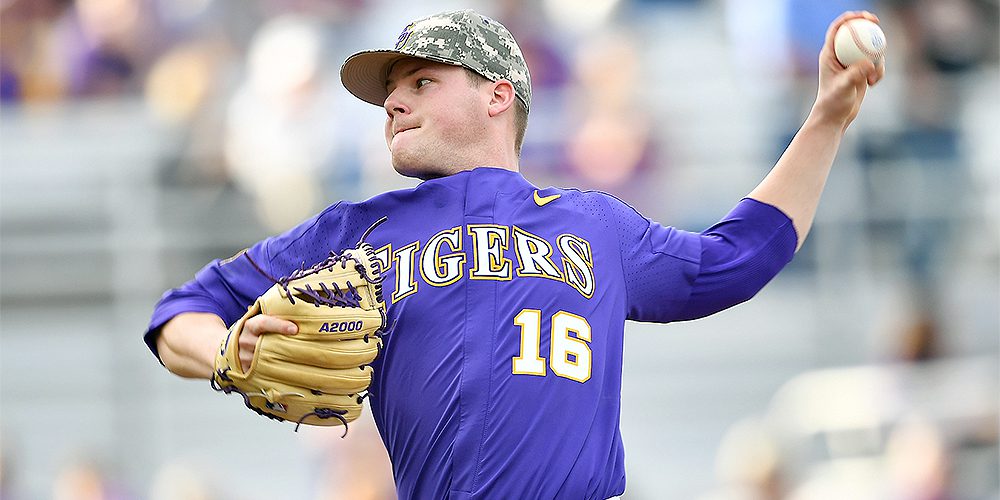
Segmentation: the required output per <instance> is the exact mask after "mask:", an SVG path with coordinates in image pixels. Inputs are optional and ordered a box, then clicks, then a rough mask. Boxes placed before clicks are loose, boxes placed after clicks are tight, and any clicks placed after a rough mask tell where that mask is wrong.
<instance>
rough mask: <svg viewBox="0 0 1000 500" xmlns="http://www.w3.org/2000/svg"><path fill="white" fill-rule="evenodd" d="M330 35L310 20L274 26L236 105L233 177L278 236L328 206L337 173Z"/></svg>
mask: <svg viewBox="0 0 1000 500" xmlns="http://www.w3.org/2000/svg"><path fill="white" fill-rule="evenodd" d="M323 34H324V32H323V26H322V25H321V24H319V23H318V22H316V21H315V20H313V19H310V18H306V17H300V16H295V15H286V16H281V17H278V18H275V19H272V20H270V21H268V22H267V23H266V24H265V25H264V26H263V27H261V29H260V30H259V31H258V33H257V35H256V36H255V37H254V40H253V43H252V44H251V46H250V50H249V52H248V54H247V71H246V72H247V75H246V78H245V79H244V81H243V83H242V84H241V85H240V87H239V88H238V89H237V90H236V94H235V95H234V96H233V98H232V101H231V102H230V103H229V110H228V115H227V120H226V132H225V156H226V160H227V163H228V167H229V173H230V174H231V176H232V177H233V179H234V180H235V181H236V183H237V184H238V185H239V186H241V187H242V188H244V189H245V190H246V191H247V192H248V193H250V194H251V195H252V196H253V197H254V198H255V200H256V202H257V208H258V215H259V217H260V219H261V221H262V222H263V223H264V224H265V226H266V227H267V228H268V229H269V230H270V231H273V232H279V231H283V230H285V229H287V228H289V227H291V226H292V225H294V224H296V223H298V222H299V221H301V220H303V219H305V218H306V217H308V216H309V215H311V214H313V213H315V212H316V210H317V209H318V208H319V207H320V206H322V205H325V199H324V198H325V196H324V194H325V192H324V190H323V185H322V179H323V176H324V175H326V174H327V172H328V171H329V170H330V169H333V168H335V167H336V165H335V164H334V163H333V162H334V159H335V158H336V154H335V153H336V150H335V148H336V146H337V142H336V140H335V137H336V136H337V131H336V128H335V127H336V123H337V121H336V117H337V113H336V111H337V110H336V109H335V107H334V106H333V101H332V95H331V94H330V92H329V89H330V86H329V85H327V84H326V82H325V81H324V72H323V69H324V68H323V65H322V63H323V60H324V52H323ZM340 187H341V188H342V189H348V190H349V189H350V188H351V186H340ZM321 204H322V205H321Z"/></svg>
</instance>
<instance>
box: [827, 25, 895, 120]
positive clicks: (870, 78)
mask: <svg viewBox="0 0 1000 500" xmlns="http://www.w3.org/2000/svg"><path fill="white" fill-rule="evenodd" d="M858 18H861V19H868V20H869V21H872V22H875V23H878V17H877V16H875V14H872V13H871V12H867V11H851V12H845V13H843V14H841V15H840V16H839V17H838V18H837V19H835V20H834V21H833V22H832V23H830V27H829V29H827V32H826V41H825V42H824V44H823V50H822V51H820V54H819V91H818V93H817V96H816V104H815V105H814V106H813V114H814V115H815V117H816V118H819V119H821V120H823V121H826V122H829V123H832V124H836V125H838V126H840V127H842V129H843V130H846V129H847V127H848V125H850V124H851V122H853V121H854V118H855V117H857V115H858V111H860V109H861V102H862V101H863V100H864V98H865V92H866V91H867V90H868V87H869V86H871V85H875V84H877V83H878V82H879V81H880V80H882V77H883V76H885V66H884V65H882V64H879V65H877V66H876V65H875V63H873V62H872V61H870V60H868V59H862V60H861V61H858V62H856V63H854V64H851V65H850V66H848V67H847V68H844V67H843V66H842V65H841V64H840V61H838V60H837V56H836V54H835V53H834V48H833V46H834V38H835V35H836V33H837V28H839V27H840V25H841V24H844V23H845V22H847V21H849V20H851V19H858Z"/></svg>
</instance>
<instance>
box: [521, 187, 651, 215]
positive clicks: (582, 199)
mask: <svg viewBox="0 0 1000 500" xmlns="http://www.w3.org/2000/svg"><path fill="white" fill-rule="evenodd" d="M556 196H558V198H556ZM534 197H535V201H536V203H537V202H538V201H539V199H541V200H542V201H543V202H544V201H545V200H553V201H554V200H556V199H558V200H560V201H561V202H562V205H563V208H571V207H572V209H576V210H579V211H582V212H585V213H591V214H607V215H614V216H616V217H640V218H645V217H644V216H643V215H642V214H640V213H639V211H638V210H636V209H635V208H634V207H633V206H632V205H631V204H630V203H628V202H626V201H624V200H622V199H621V198H619V197H617V196H615V195H613V194H611V193H607V192H604V191H600V190H597V189H579V188H572V187H552V186H550V187H546V188H538V189H537V190H536V191H535V194H534ZM554 206H555V205H554Z"/></svg>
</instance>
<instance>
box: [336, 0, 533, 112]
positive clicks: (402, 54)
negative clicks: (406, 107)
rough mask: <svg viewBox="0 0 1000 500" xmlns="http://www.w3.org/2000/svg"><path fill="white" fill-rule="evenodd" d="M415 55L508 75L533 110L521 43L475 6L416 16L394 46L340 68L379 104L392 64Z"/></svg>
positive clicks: (352, 86)
mask: <svg viewBox="0 0 1000 500" xmlns="http://www.w3.org/2000/svg"><path fill="white" fill-rule="evenodd" d="M406 57H417V58H421V59H427V60H430V61H435V62H439V63H443V64H450V65H452V66H464V67H466V68H468V69H470V70H472V71H474V72H475V73H478V74H479V75H481V76H483V77H484V78H486V79H487V80H490V81H493V82H495V81H498V80H507V81H509V82H510V83H511V84H512V85H513V86H514V92H515V93H516V94H517V97H518V98H519V99H521V102H522V103H524V108H525V109H529V104H531V76H530V75H529V74H528V65H527V64H525V62H524V55H522V54H521V48H520V47H518V46H517V42H515V41H514V36H513V35H511V34H510V31H507V28H505V27H504V26H503V25H502V24H500V23H498V22H497V21H494V20H492V19H490V18H488V17H485V16H482V15H480V14H478V13H476V12H474V11H472V10H459V11H454V12H444V13H441V14H435V15H433V16H429V17H425V18H423V19H420V20H417V21H414V22H412V23H410V24H409V26H407V27H406V28H404V29H403V32H402V33H400V35H399V39H398V40H397V41H396V46H395V47H394V48H392V49H381V50H366V51H362V52H358V53H357V54H354V55H352V56H351V57H348V58H347V61H345V62H344V65H343V66H342V67H341V68H340V80H341V81H342V82H343V83H344V87H347V90H348V91H350V92H351V93H352V94H354V95H355V96H357V97H358V98H359V99H361V100H362V101H365V102H370V103H372V104H375V105H377V106H381V105H382V104H383V103H384V102H385V99H386V98H387V97H389V93H388V92H387V91H386V88H385V82H386V78H387V77H388V75H389V69H390V68H392V65H393V64H394V63H395V62H396V61H399V60H400V59H403V58H406Z"/></svg>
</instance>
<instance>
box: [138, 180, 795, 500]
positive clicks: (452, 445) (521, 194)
mask: <svg viewBox="0 0 1000 500" xmlns="http://www.w3.org/2000/svg"><path fill="white" fill-rule="evenodd" d="M382 216H388V221H387V222H385V223H384V224H382V225H381V226H379V227H378V228H377V229H376V230H375V231H374V232H372V233H371V235H370V236H369V239H368V241H369V242H370V243H371V244H372V245H373V247H374V248H376V249H377V256H378V258H379V259H380V260H381V261H382V263H383V265H384V268H385V269H386V270H387V272H386V281H385V282H384V293H385V299H386V302H387V304H388V305H389V308H388V316H389V318H388V324H389V325H390V328H389V330H388V331H387V332H386V334H385V348H384V350H383V351H382V353H381V355H380V356H379V358H378V359H377V360H376V361H375V363H374V364H373V367H374V368H375V376H374V381H373V383H372V386H371V389H370V392H371V406H372V411H373V413H374V417H375V421H376V423H377V425H378V428H379V432H380V434H381V436H382V440H383V442H384V443H385V445H386V447H387V449H388V452H389V456H390V459H391V461H392V468H393V475H394V477H395V481H396V487H397V492H398V495H399V497H400V498H454V499H466V498H540V499H551V498H567V499H583V498H588V499H590V498H593V499H604V498H608V497H612V496H615V495H620V494H622V493H623V492H624V490H625V469H624V450H623V446H622V439H621V434H620V432H619V412H620V404H621V401H620V400H621V374H622V351H623V347H622V346H623V344H622V343H623V339H622V334H623V331H624V323H625V320H626V319H632V320H639V321H656V322H669V321H675V320H682V319H691V318H695V317H700V316H704V315H707V314H711V313H712V312H716V311H719V310H721V309H724V308H726V307H729V306H732V305H734V304H736V303H738V302H740V301H743V300H746V299H747V298H749V297H750V296H752V295H753V294H754V293H756V292H757V291H758V290H759V289H760V287H762V286H763V285H764V283H766V282H767V281H768V280H769V279H770V278H771V277H773V276H774V274H776V273H777V272H778V270H780V269H781V267H782V266H783V265H784V264H785V263H787V262H788V261H789V260H790V259H791V255H792V253H793V252H794V249H795V242H796V239H795V238H796V237H795V233H794V229H793V228H792V225H791V221H790V220H789V219H788V218H787V217H786V216H785V215H784V214H782V213H781V212H780V211H778V210H777V209H775V208H774V207H771V206H769V205H765V204H762V203H759V202H755V201H753V200H743V201H742V202H741V203H740V204H739V205H737V207H736V209H734V210H733V212H731V213H730V215H729V216H727V218H726V219H725V220H723V221H722V222H721V223H719V224H717V225H716V226H713V228H712V229H710V230H708V231H706V232H704V233H701V234H698V233H690V232H686V231H681V230H677V229H674V228H670V227H664V226H661V225H659V224H656V223H654V222H651V221H650V220H649V219H646V218H645V217H643V216H641V215H640V214H638V213H637V212H636V211H635V210H633V209H632V208H631V207H629V206H628V205H626V204H624V203H622V202H621V201H619V200H617V199H616V198H614V197H612V196H609V195H607V194H604V193H600V192H590V191H588V192H582V191H578V190H564V189H555V188H549V189H544V190H538V188H536V187H535V186H533V185H532V184H530V183H529V182H527V181H526V180H525V179H524V178H523V177H522V176H521V175H520V174H519V173H517V172H511V171H507V170H501V169H495V168H488V167H481V168H477V169H474V170H471V171H466V172H462V173H459V174H456V175H452V176H449V177H445V178H440V179H434V180H430V181H425V182H423V183H421V184H420V185H419V186H417V187H416V188H413V189H408V190H401V191H393V192H389V193H384V194H381V195H378V196H375V197H373V198H371V199H369V200H367V201H364V202H360V203H347V202H341V203H338V204H336V205H333V206H331V207H330V208H328V209H327V210H325V211H324V212H322V213H320V214H319V215H317V216H316V217H313V218H312V219H310V220H308V221H306V222H305V223H303V224H301V225H300V226H298V227H296V228H294V229H292V230H291V231H289V232H287V233H285V234H282V235H279V236H276V237H273V238H269V239H266V240H264V241H261V242H259V243H257V244H256V245H254V246H253V247H251V248H250V249H248V250H247V251H248V252H249V253H250V254H251V256H252V257H253V259H254V261H256V262H257V263H264V264H262V266H263V267H264V268H265V270H267V272H268V273H270V274H271V275H272V276H281V275H285V274H287V273H288V272H290V271H291V270H292V269H295V268H298V267H299V266H300V265H301V264H303V263H305V264H306V265H309V264H312V263H313V262H316V261H319V260H321V259H322V258H324V257H325V256H326V255H327V253H328V252H329V251H330V250H342V249H346V248H350V247H353V246H354V245H355V244H356V243H357V241H358V238H359V237H360V235H361V234H362V233H363V232H364V230H365V229H366V228H367V227H368V226H369V225H370V224H372V222H374V221H375V220H377V219H378V218H380V217H382ZM734 242H735V243H739V244H738V245H736V246H734ZM271 284H272V283H271V282H270V281H268V280H267V279H266V278H264V277H263V276H262V274H261V273H259V272H258V271H256V270H255V269H253V268H252V267H251V265H250V264H249V263H248V260H247V259H235V260H231V261H215V262H213V263H211V264H209V265H208V266H206V267H205V268H204V269H202V270H201V271H200V272H199V273H198V275H197V276H196V277H195V279H194V280H192V281H190V282H188V283H187V284H185V285H184V286H182V287H180V288H177V289H174V290H171V291H169V292H167V293H166V294H165V295H164V297H163V299H162V300H161V301H160V303H159V304H158V306H157V308H156V311H155V312H154V315H153V319H152V321H151V323H150V326H149V330H148V331H147V335H146V341H147V343H149V344H150V347H151V348H152V349H153V351H154V353H155V352H156V351H155V335H156V334H157V330H158V329H159V327H160V326H162V325H163V323H164V322H166V321H167V320H169V319H170V318H171V317H173V316H175V315H177V314H179V313H182V312H211V313H215V314H218V315H219V316H220V317H222V318H223V319H224V320H225V321H226V322H227V324H229V323H232V322H233V321H235V320H236V319H237V318H239V317H240V316H241V315H242V313H243V312H244V311H245V310H246V307H247V305H248V304H250V303H252V302H253V301H254V299H255V298H256V297H257V296H258V295H260V294H261V293H263V292H264V291H265V290H266V289H267V288H269V287H270V286H271ZM338 328H339V326H338Z"/></svg>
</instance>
